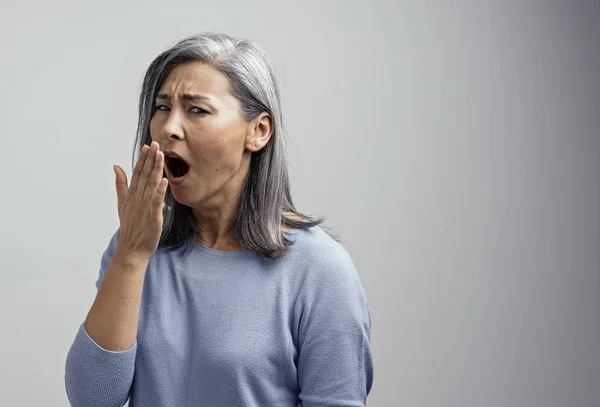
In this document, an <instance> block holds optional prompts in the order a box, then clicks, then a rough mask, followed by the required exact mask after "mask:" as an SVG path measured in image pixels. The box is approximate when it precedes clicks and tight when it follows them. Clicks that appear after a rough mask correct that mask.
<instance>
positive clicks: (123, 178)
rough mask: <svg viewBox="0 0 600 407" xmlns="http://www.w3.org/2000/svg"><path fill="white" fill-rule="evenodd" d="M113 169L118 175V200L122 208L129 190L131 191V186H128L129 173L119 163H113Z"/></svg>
mask: <svg viewBox="0 0 600 407" xmlns="http://www.w3.org/2000/svg"><path fill="white" fill-rule="evenodd" d="M113 170H114V171H115V176H116V181H115V186H116V188H117V200H118V204H119V208H120V207H121V205H122V204H123V202H125V198H127V192H128V191H129V188H128V187H127V174H125V171H123V169H122V168H121V167H119V166H118V165H113Z"/></svg>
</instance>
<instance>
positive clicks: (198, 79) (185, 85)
mask: <svg viewBox="0 0 600 407" xmlns="http://www.w3.org/2000/svg"><path fill="white" fill-rule="evenodd" d="M159 93H166V94H168V95H171V96H173V95H174V97H176V98H178V97H180V95H182V94H184V93H204V94H207V95H209V96H212V97H216V98H228V97H231V96H232V95H231V92H230V86H229V80H228V79H227V76H225V75H224V74H223V73H221V72H219V71H218V70H217V69H215V68H213V67H212V66H210V65H209V64H206V63H204V62H199V61H193V62H186V63H183V64H180V65H177V66H175V67H173V68H171V70H170V71H169V73H168V74H167V77H166V78H165V79H164V81H163V83H162V85H161V86H160V89H159Z"/></svg>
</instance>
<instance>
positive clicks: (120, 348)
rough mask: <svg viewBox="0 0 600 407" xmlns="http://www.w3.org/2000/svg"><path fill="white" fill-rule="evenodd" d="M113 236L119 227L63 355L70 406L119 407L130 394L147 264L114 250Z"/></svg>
mask: <svg viewBox="0 0 600 407" xmlns="http://www.w3.org/2000/svg"><path fill="white" fill-rule="evenodd" d="M119 235H120V228H119V229H117V231H116V232H115V234H114V235H113V237H112V239H111V241H110V243H109V245H108V248H107V249H106V250H105V252H104V254H103V255H102V260H101V266H100V273H99V277H98V280H97V281H96V288H97V290H98V292H97V295H96V299H95V301H94V304H93V305H92V308H91V309H90V311H89V313H88V316H87V318H86V321H85V322H83V323H81V324H80V326H79V330H78V331H77V334H76V336H75V340H74V341H73V344H72V345H71V348H70V349H69V352H68V354H67V358H66V362H65V388H66V391H67V397H68V399H69V402H70V403H71V406H73V407H78V406H82V407H83V406H85V407H87V406H92V405H93V406H100V407H102V406H106V407H115V406H123V405H124V404H125V403H126V401H127V399H128V397H129V394H130V391H131V384H132V382H133V375H134V371H135V356H136V351H137V340H136V335H137V327H138V318H139V311H140V302H141V293H142V286H143V281H144V276H145V271H146V266H147V264H146V263H142V262H140V261H138V260H136V259H135V258H132V257H127V256H126V255H125V254H124V253H121V252H120V251H119V250H118V249H117V246H118V245H117V243H118V240H119ZM88 328H89V331H88Z"/></svg>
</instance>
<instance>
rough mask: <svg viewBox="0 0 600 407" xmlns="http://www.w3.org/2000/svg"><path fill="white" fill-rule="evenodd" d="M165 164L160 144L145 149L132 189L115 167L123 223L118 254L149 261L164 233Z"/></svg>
mask: <svg viewBox="0 0 600 407" xmlns="http://www.w3.org/2000/svg"><path fill="white" fill-rule="evenodd" d="M164 161H165V160H164V154H163V152H162V151H159V145H158V143H157V142H155V141H153V142H152V144H151V145H150V147H149V146H147V145H144V147H142V151H141V153H140V157H139V159H138V161H137V163H136V166H135V168H134V170H133V175H132V176H131V186H130V187H129V188H128V187H127V175H126V174H125V171H123V169H122V168H121V167H119V166H118V165H115V166H114V170H115V175H116V188H117V197H118V203H119V205H118V206H119V220H120V222H121V232H120V236H119V243H118V244H117V250H119V252H121V253H126V254H127V255H128V256H134V257H136V258H138V259H141V260H148V261H149V260H150V258H151V257H152V255H153V254H154V252H155V251H156V249H157V247H158V242H159V240H160V235H161V233H162V227H163V212H162V204H163V201H164V198H165V193H166V191H167V185H168V180H167V179H166V178H162V174H163V167H164Z"/></svg>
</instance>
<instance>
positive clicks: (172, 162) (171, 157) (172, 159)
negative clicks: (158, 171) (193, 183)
mask: <svg viewBox="0 0 600 407" xmlns="http://www.w3.org/2000/svg"><path fill="white" fill-rule="evenodd" d="M164 154H165V170H166V172H167V175H168V176H169V179H170V180H177V179H179V178H181V179H183V177H185V176H186V175H187V173H188V172H189V170H190V165H189V163H188V161H187V160H186V159H184V158H183V157H181V155H180V154H178V153H176V152H174V151H165V152H164Z"/></svg>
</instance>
